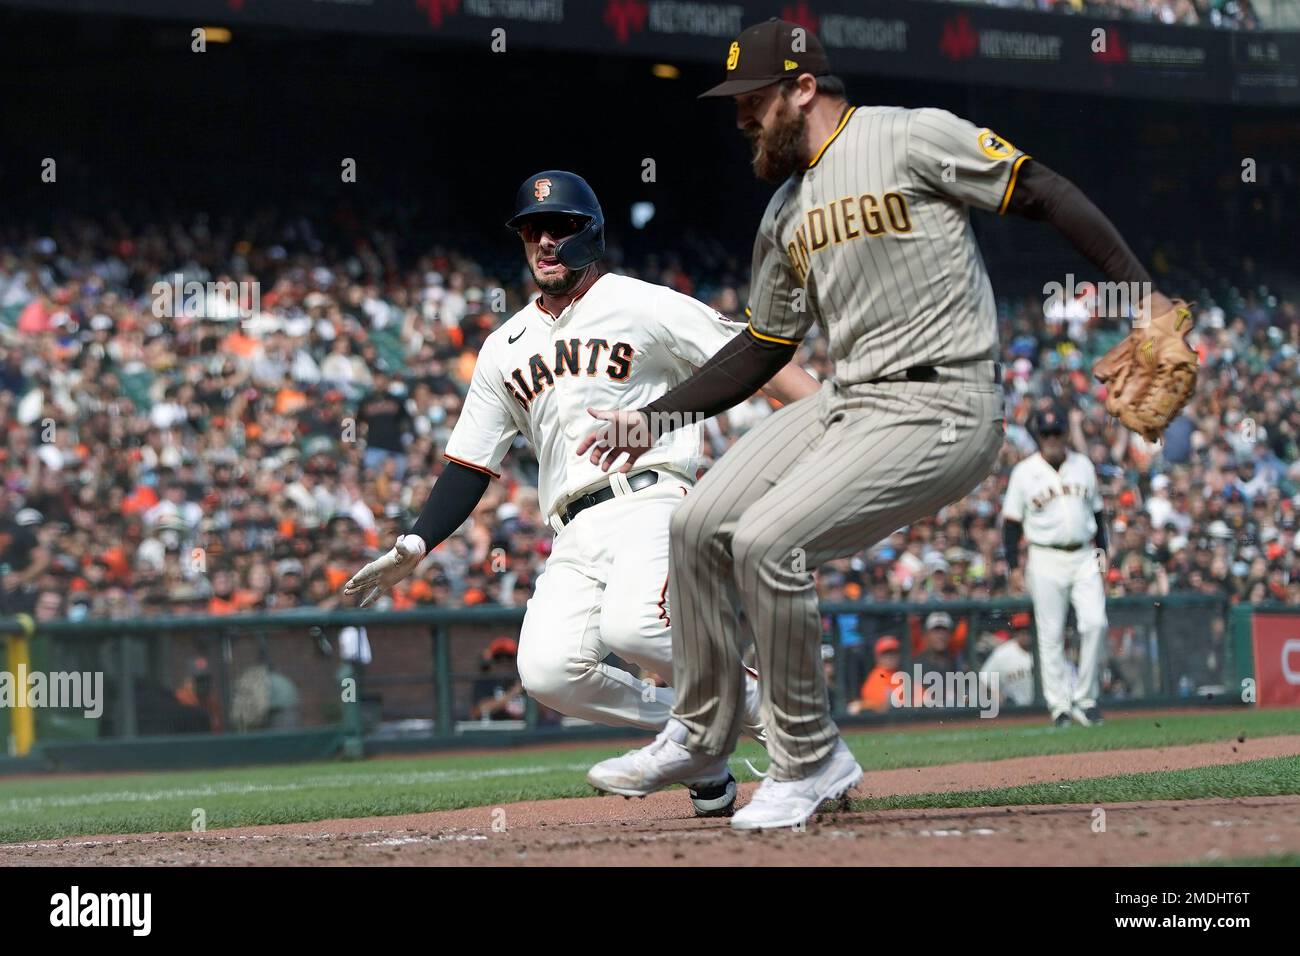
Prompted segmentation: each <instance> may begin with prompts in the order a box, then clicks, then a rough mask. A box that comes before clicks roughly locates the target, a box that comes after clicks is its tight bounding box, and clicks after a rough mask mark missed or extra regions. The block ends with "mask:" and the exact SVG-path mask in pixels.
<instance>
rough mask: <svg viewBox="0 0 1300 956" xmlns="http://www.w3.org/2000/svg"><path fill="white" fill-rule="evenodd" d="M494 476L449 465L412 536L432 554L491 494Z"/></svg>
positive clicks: (429, 498)
mask: <svg viewBox="0 0 1300 956" xmlns="http://www.w3.org/2000/svg"><path fill="white" fill-rule="evenodd" d="M491 480H492V477H491V476H490V475H488V474H487V473H486V472H482V471H475V470H474V469H473V468H466V467H465V466H464V465H461V464H458V463H456V462H454V461H449V462H447V467H446V468H444V469H443V471H442V474H441V475H439V476H438V480H437V481H435V482H434V483H433V488H431V489H430V490H429V497H428V498H427V499H425V502H424V507H423V508H421V509H420V517H418V518H417V519H416V520H415V527H413V528H412V529H411V532H410V533H411V534H418V535H419V536H420V537H421V538H423V539H424V546H425V548H426V550H429V551H432V550H433V549H434V548H436V547H437V546H438V545H440V544H442V542H443V541H444V540H446V538H447V537H448V536H449V535H450V534H451V533H452V532H453V531H455V530H456V529H457V528H459V527H460V526H461V525H462V524H464V523H465V519H466V518H468V517H469V516H470V515H471V514H473V513H474V506H475V505H477V504H478V503H479V499H480V498H482V497H483V492H485V491H487V486H488V482H490V481H491Z"/></svg>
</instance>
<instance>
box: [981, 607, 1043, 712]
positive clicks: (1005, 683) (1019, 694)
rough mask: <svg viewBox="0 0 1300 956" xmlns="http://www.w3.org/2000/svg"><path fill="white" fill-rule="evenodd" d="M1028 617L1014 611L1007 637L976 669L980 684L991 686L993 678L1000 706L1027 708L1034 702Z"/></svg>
mask: <svg viewBox="0 0 1300 956" xmlns="http://www.w3.org/2000/svg"><path fill="white" fill-rule="evenodd" d="M1029 625H1030V613H1029V612H1028V611H1018V612H1017V613H1015V614H1013V615H1012V616H1011V636H1010V638H1008V639H1007V640H1005V641H1003V642H1002V643H1001V644H999V645H997V647H995V648H993V652H992V653H991V654H989V656H988V658H987V659H986V660H985V661H984V664H983V666H981V667H980V682H981V683H982V684H989V683H992V678H994V677H996V678H997V689H998V701H999V704H1001V705H1010V706H1013V707H1028V706H1029V705H1031V704H1033V702H1034V655H1033V651H1032V650H1030V648H1032V647H1033V643H1034V639H1033V633H1032V632H1031V630H1030V627H1029Z"/></svg>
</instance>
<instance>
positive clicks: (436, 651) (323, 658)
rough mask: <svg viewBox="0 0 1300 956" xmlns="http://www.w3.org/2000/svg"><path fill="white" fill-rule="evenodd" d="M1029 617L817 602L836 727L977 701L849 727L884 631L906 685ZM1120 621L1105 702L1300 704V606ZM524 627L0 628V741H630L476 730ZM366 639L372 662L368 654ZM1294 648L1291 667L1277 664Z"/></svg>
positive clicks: (357, 745) (99, 764)
mask: <svg viewBox="0 0 1300 956" xmlns="http://www.w3.org/2000/svg"><path fill="white" fill-rule="evenodd" d="M1029 609H1030V606H1029V604H1028V602H1026V601H994V602H985V603H976V602H969V601H961V602H935V603H931V604H924V605H919V604H868V603H837V604H825V605H823V608H822V611H823V622H824V626H825V645H824V647H825V648H826V650H825V651H824V654H825V666H826V672H827V680H828V693H829V695H830V699H831V702H832V707H833V709H834V711H835V712H836V715H837V719H838V720H840V721H841V722H842V723H846V724H858V723H860V724H871V723H877V722H882V721H906V720H915V719H933V718H934V717H935V716H936V715H949V716H958V715H961V714H968V715H974V714H975V713H978V712H979V711H980V704H981V701H980V700H979V699H976V698H971V699H966V698H964V697H963V698H962V699H961V700H960V701H958V700H955V699H954V698H952V697H951V696H950V697H949V698H948V699H947V700H946V701H945V700H943V699H941V698H934V699H931V700H926V701H920V702H919V703H917V704H916V705H915V706H908V707H906V708H904V709H896V708H890V709H889V710H888V711H885V712H871V711H865V712H862V713H859V714H850V713H849V704H850V702H851V701H853V700H854V699H855V698H856V697H857V693H856V689H857V687H858V685H859V683H860V680H861V678H862V677H863V676H864V674H865V671H866V670H869V669H870V667H871V666H872V665H873V664H874V660H873V653H872V648H873V646H874V643H875V641H876V640H877V639H879V638H880V637H881V636H885V635H891V636H894V637H897V638H898V639H899V643H900V645H901V651H902V667H901V669H902V670H903V671H904V672H907V673H911V670H912V661H913V658H914V657H915V656H916V655H917V654H919V652H920V650H921V648H922V646H923V642H924V634H923V625H924V619H925V617H926V616H927V615H928V614H930V613H931V612H933V611H935V610H945V611H947V612H948V613H949V614H950V615H952V617H953V619H954V622H955V624H956V627H955V630H954V638H953V641H952V643H953V652H954V658H955V665H954V666H955V671H954V673H956V674H970V673H973V672H976V671H978V670H979V668H980V666H981V665H982V663H983V660H984V659H985V658H987V655H988V653H989V652H990V651H991V650H992V648H993V647H994V646H996V644H997V643H999V642H1000V640H1002V639H1005V638H1006V636H1007V635H1008V634H1010V632H1011V630H1012V628H1011V624H1012V622H1013V620H1014V619H1015V618H1014V616H1015V615H1017V614H1018V613H1020V612H1024V611H1028V610H1029ZM1108 613H1109V616H1110V624H1111V627H1110V631H1109V635H1108V647H1107V667H1106V673H1105V675H1104V678H1103V694H1102V706H1103V707H1104V708H1105V707H1117V706H1123V707H1133V706H1171V705H1188V704H1196V703H1203V704H1211V705H1223V704H1226V705H1241V704H1255V703H1258V705H1260V706H1282V705H1287V704H1288V703H1294V704H1300V697H1296V698H1295V699H1294V700H1293V699H1292V698H1288V697H1287V696H1286V694H1287V693H1294V692H1295V691H1296V690H1300V683H1297V684H1296V685H1295V686H1292V685H1291V684H1288V683H1286V680H1287V675H1289V674H1293V673H1296V672H1297V671H1300V614H1297V613H1295V609H1290V608H1285V607H1276V606H1273V607H1261V608H1258V609H1255V608H1250V607H1237V608H1232V609H1229V608H1228V606H1227V605H1226V604H1225V603H1224V602H1222V601H1219V600H1217V599H1213V598H1207V597H1203V596H1191V595H1173V596H1169V597H1166V598H1163V599H1154V598H1139V597H1124V598H1113V599H1111V600H1110V601H1109V602H1108ZM522 617H523V610H522V608H502V607H475V608H457V609H440V608H424V609H420V610H414V611H407V612H400V613H382V612H366V611H343V612H329V613H319V612H313V611H310V610H302V611H293V612H289V613H284V614H267V615H256V616H228V617H206V616H196V617H186V618H159V619H141V620H123V621H94V622H90V621H84V622H77V623H74V622H69V621H55V622H39V623H38V622H32V621H30V620H28V621H27V622H23V621H21V620H19V619H17V618H6V619H0V633H3V634H6V635H9V636H8V638H6V639H5V640H4V645H3V647H4V649H3V652H2V653H0V662H3V663H2V664H0V673H2V674H4V675H7V678H6V682H5V684H4V686H3V687H0V692H2V691H4V690H5V689H8V691H9V697H8V698H5V697H4V696H3V694H2V693H0V739H3V740H5V741H6V742H7V753H8V757H5V758H0V770H10V771H13V770H42V769H50V770H89V769H130V768H144V767H184V766H188V767H204V766H229V765H234V764H247V763H264V762H279V761H293V760H310V759H323V758H327V757H332V756H338V755H342V756H353V757H355V756H362V755H365V754H375V753H385V752H402V751H413V750H425V749H430V748H453V747H482V746H500V745H512V744H519V743H523V742H536V741H545V740H563V739H582V738H598V737H608V736H612V735H626V733H627V731H626V729H622V730H620V729H615V728H606V727H599V726H596V725H592V724H588V723H586V722H582V721H573V720H569V719H566V718H563V717H562V716H561V715H559V714H556V713H554V712H551V711H547V710H546V709H544V708H540V707H538V706H537V705H536V704H535V702H533V701H532V700H531V699H524V700H521V701H520V706H519V712H518V713H517V714H516V715H514V718H513V719H507V720H491V721H483V720H476V719H473V717H472V712H473V708H474V704H475V698H476V695H482V694H484V693H486V692H488V691H490V690H491V686H490V685H491V682H492V680H493V679H494V678H493V676H492V675H490V674H486V673H485V672H484V671H483V669H482V661H483V656H484V652H485V650H486V649H487V648H488V647H489V645H490V644H491V643H492V641H493V640H496V639H499V638H502V637H507V638H513V637H514V636H515V635H517V633H518V628H519V622H520V621H521V620H522ZM1021 620H1023V619H1021ZM358 629H363V630H360V631H359V630H358ZM1292 632H1294V633H1295V635H1297V636H1292ZM361 633H364V635H365V643H366V644H367V645H368V648H369V654H368V659H364V660H363V659H361V658H363V657H366V655H365V654H359V653H358V651H357V647H358V640H357V638H358V636H359V634H361ZM28 635H30V636H28ZM1288 641H1290V642H1291V643H1288ZM1284 648H1285V649H1286V651H1287V653H1290V654H1292V655H1293V656H1292V657H1288V658H1285V661H1286V663H1285V664H1283V663H1282V661H1283V658H1282V657H1281V656H1280V655H1282V653H1283V649H1284ZM15 650H17V651H18V653H17V654H15ZM1260 654H1265V655H1266V657H1264V658H1259V655H1260ZM1274 657H1277V658H1278V660H1277V661H1276V662H1275V661H1274V660H1273V658H1274ZM1257 658H1259V659H1257ZM1259 660H1263V667H1261V666H1260V663H1259ZM18 663H21V664H23V666H24V668H25V670H26V672H27V674H28V687H29V690H30V688H31V681H32V679H33V678H32V677H31V675H36V674H39V675H44V676H45V677H46V678H47V681H46V688H45V692H46V698H47V699H42V700H35V701H33V703H34V704H35V706H33V707H31V708H30V709H29V710H28V711H27V712H26V715H23V714H20V713H19V709H18V708H16V707H15V706H13V704H14V703H15V701H14V700H13V699H12V698H13V691H14V689H15V687H16V676H17V675H16V674H15V671H16V666H15V665H16V664H18ZM612 663H615V664H616V665H622V662H619V661H618V660H617V659H614V660H613V661H612ZM1274 664H1276V665H1277V666H1274ZM628 669H629V670H632V671H633V672H634V673H635V668H632V667H629V668H628ZM78 675H80V676H81V678H83V681H82V682H83V685H84V686H83V687H82V691H83V696H84V697H85V698H86V699H82V700H77V701H73V702H72V703H74V704H77V705H78V706H68V703H69V701H68V700H66V699H64V700H59V699H55V697H56V691H58V692H61V693H63V694H64V695H65V696H66V695H67V694H68V693H70V692H71V691H73V690H75V689H76V688H75V687H74V685H73V681H74V679H76V677H77V676H78ZM1296 677H1297V681H1300V674H1297V675H1296ZM1279 680H1280V681H1281V683H1280V684H1279ZM59 681H62V683H61V684H60V683H59ZM96 681H98V682H99V688H100V689H99V691H98V693H97V694H96V693H95V692H94V687H95V684H96ZM485 682H486V683H485ZM1261 694H1262V695H1263V696H1258V695H1261ZM92 697H94V698H97V699H90V698H92ZM1034 697H1035V701H1036V702H1035V703H1034V704H1032V705H1028V706H1017V705H1016V704H1015V703H1012V702H1004V703H1003V704H1002V706H1000V708H999V712H1000V713H1008V714H1016V713H1038V712H1041V706H1042V705H1041V693H1040V689H1039V679H1038V674H1037V667H1035V674H1034ZM954 703H956V704H964V705H966V706H949V705H952V704H954ZM986 709H987V708H986ZM96 711H97V713H96ZM25 720H27V721H29V723H30V731H27V732H24V730H23V722H24V721H25Z"/></svg>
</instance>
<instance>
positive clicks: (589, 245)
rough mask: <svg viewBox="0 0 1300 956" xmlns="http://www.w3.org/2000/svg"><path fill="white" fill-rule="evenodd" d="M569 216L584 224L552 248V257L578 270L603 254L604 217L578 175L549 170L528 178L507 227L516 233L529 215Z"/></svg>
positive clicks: (518, 196)
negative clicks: (581, 218)
mask: <svg viewBox="0 0 1300 956" xmlns="http://www.w3.org/2000/svg"><path fill="white" fill-rule="evenodd" d="M547 213H561V214H563V213H568V214H569V215H571V216H581V217H583V218H585V219H586V220H587V224H586V225H585V226H583V227H582V228H581V229H579V230H578V231H577V232H575V233H574V234H573V235H571V236H568V237H566V238H565V239H562V240H561V241H560V242H559V244H557V245H556V247H555V257H556V258H557V259H559V260H560V262H562V263H563V264H564V265H565V266H567V267H568V268H570V269H581V268H583V267H584V266H588V265H590V264H591V263H593V262H595V261H596V260H597V259H599V258H600V257H601V256H603V255H604V254H605V214H604V213H603V212H601V210H600V202H599V200H597V199H596V194H595V193H594V192H593V191H592V188H591V187H590V186H588V185H587V181H586V180H585V179H583V178H582V177H581V176H579V175H578V174H577V173H570V172H565V171H564V170H562V169H548V170H546V171H544V172H540V173H537V174H535V175H533V176H529V177H528V178H527V179H525V180H524V181H523V184H522V185H521V186H520V187H519V193H518V194H517V195H516V196H515V214H514V215H513V216H511V217H510V221H509V222H507V223H506V228H508V229H515V230H518V229H519V227H520V226H521V225H523V221H524V220H525V219H527V218H528V217H529V216H539V215H545V214H547Z"/></svg>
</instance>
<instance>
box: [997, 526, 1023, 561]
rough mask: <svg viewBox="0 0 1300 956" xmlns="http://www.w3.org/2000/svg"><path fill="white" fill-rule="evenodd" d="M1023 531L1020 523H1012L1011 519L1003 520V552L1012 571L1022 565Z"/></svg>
mask: <svg viewBox="0 0 1300 956" xmlns="http://www.w3.org/2000/svg"><path fill="white" fill-rule="evenodd" d="M1022 530H1023V529H1022V528H1021V526H1020V522H1019V521H1012V520H1011V519H1010V518H1003V519H1002V551H1003V553H1004V554H1005V555H1006V558H1007V568H1008V569H1009V570H1012V571H1014V570H1015V569H1016V568H1017V567H1019V565H1020V535H1021V532H1022Z"/></svg>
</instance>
